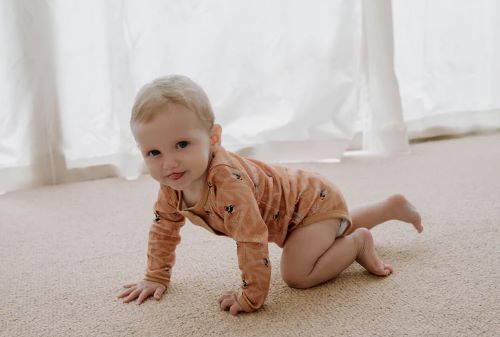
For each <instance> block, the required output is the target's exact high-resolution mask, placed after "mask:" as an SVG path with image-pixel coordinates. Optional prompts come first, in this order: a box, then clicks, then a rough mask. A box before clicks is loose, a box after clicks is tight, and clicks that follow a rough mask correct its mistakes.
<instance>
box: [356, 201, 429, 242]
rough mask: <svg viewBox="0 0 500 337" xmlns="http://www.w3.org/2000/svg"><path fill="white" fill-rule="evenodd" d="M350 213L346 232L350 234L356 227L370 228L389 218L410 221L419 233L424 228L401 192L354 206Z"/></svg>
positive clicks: (413, 208)
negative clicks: (350, 224)
mask: <svg viewBox="0 0 500 337" xmlns="http://www.w3.org/2000/svg"><path fill="white" fill-rule="evenodd" d="M350 214H351V219H352V226H351V228H349V229H348V231H347V232H346V234H350V233H352V232H354V231H355V230H356V229H358V228H368V229H371V228H373V227H375V226H377V225H379V224H381V223H383V222H386V221H389V220H400V221H404V222H408V223H411V224H412V225H413V227H415V229H416V230H417V232H419V233H421V232H422V231H423V229H424V227H423V226H422V219H421V217H420V214H419V213H418V211H417V209H416V208H415V206H413V205H412V204H411V203H410V202H409V201H408V200H407V199H406V198H405V197H404V196H403V195H401V194H395V195H392V196H390V197H389V198H387V199H385V200H382V201H380V202H376V203H373V204H369V205H366V206H362V207H358V208H355V209H353V210H352V211H351V212H350Z"/></svg>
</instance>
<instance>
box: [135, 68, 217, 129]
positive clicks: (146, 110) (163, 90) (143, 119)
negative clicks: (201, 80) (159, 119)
mask: <svg viewBox="0 0 500 337" xmlns="http://www.w3.org/2000/svg"><path fill="white" fill-rule="evenodd" d="M168 103H175V104H179V105H182V106H184V107H185V108H187V109H189V110H191V111H192V112H194V113H196V115H197V116H198V118H199V119H200V121H201V122H202V123H203V124H205V126H206V127H207V129H210V128H211V127H212V126H213V125H214V120H215V117H214V113H213V111H212V106H211V105H210V101H209V99H208V97H207V94H206V93H205V91H203V89H202V88H201V87H200V86H199V85H198V84H196V83H195V82H194V81H193V80H191V79H190V78H188V77H186V76H182V75H168V76H164V77H160V78H157V79H155V80H153V81H152V82H151V83H147V84H145V85H144V86H143V87H142V88H141V89H140V90H139V92H138V93H137V96H136V98H135V102H134V106H133V108H132V115H131V118H130V124H131V127H132V129H133V126H134V124H135V123H147V122H150V121H151V120H153V119H154V117H155V116H156V115H157V114H159V113H161V112H162V108H163V107H164V106H165V105H167V104H168Z"/></svg>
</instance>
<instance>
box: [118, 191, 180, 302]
mask: <svg viewBox="0 0 500 337" xmlns="http://www.w3.org/2000/svg"><path fill="white" fill-rule="evenodd" d="M184 221H185V219H184V217H183V216H182V215H180V214H179V213H177V212H176V210H175V208H174V207H172V206H170V205H168V203H166V202H165V198H164V196H163V194H162V191H160V194H159V199H158V202H157V203H156V207H155V221H154V223H153V224H152V225H151V228H150V230H149V241H148V266H147V271H146V275H145V277H144V280H141V281H138V282H132V283H127V284H125V285H124V286H123V287H124V288H126V289H125V290H123V291H121V292H120V293H118V294H117V296H118V298H124V297H125V299H124V301H123V302H124V303H128V302H131V301H134V300H135V299H137V298H138V301H137V304H141V303H142V302H144V301H145V300H146V299H147V298H148V297H150V296H154V297H155V298H156V299H157V300H159V299H160V298H161V296H162V295H163V293H164V292H165V290H166V288H167V285H168V283H169V282H170V275H171V271H172V267H173V266H174V263H175V249H176V247H177V245H178V244H179V242H180V240H181V237H180V234H179V232H180V228H181V227H182V225H183V224H184Z"/></svg>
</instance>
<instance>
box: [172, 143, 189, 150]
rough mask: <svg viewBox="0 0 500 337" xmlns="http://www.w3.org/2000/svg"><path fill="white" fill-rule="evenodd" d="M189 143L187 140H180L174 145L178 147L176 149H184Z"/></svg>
mask: <svg viewBox="0 0 500 337" xmlns="http://www.w3.org/2000/svg"><path fill="white" fill-rule="evenodd" d="M188 145H189V143H188V142H186V141H182V142H178V143H177V144H176V145H175V147H176V148H178V149H184V148H186V147H187V146H188Z"/></svg>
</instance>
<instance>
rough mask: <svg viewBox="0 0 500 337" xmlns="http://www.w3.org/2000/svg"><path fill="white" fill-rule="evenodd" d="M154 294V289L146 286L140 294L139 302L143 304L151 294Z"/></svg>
mask: <svg viewBox="0 0 500 337" xmlns="http://www.w3.org/2000/svg"><path fill="white" fill-rule="evenodd" d="M152 294H153V289H151V288H146V289H143V290H142V291H141V293H140V295H139V299H138V300H137V304H142V302H144V301H145V300H146V299H147V298H148V297H149V296H151V295H152Z"/></svg>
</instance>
